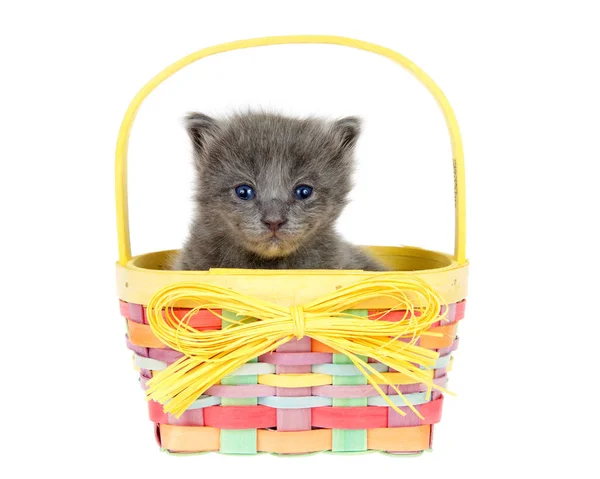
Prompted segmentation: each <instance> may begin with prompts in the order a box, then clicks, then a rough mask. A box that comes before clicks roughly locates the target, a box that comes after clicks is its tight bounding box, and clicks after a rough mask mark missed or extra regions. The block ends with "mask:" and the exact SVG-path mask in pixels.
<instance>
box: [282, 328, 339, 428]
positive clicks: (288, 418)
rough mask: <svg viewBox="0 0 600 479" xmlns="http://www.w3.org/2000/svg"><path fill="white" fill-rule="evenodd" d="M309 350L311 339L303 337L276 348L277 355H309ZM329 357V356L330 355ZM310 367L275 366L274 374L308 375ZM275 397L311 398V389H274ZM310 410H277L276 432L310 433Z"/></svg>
mask: <svg viewBox="0 0 600 479" xmlns="http://www.w3.org/2000/svg"><path fill="white" fill-rule="evenodd" d="M310 350H311V339H310V338H309V337H304V338H302V339H300V340H292V341H288V342H287V343H285V344H283V345H282V346H280V347H279V348H277V351H276V352H277V353H309V352H310ZM330 356H331V355H330ZM310 372H311V366H310V365H301V366H299V365H295V366H292V365H288V366H286V365H276V367H275V373H276V374H294V373H310ZM275 389H276V392H275V394H276V395H277V396H287V397H300V396H311V395H312V388H275ZM311 429H312V425H311V410H310V409H309V408H307V409H277V430H278V431H310V430H311Z"/></svg>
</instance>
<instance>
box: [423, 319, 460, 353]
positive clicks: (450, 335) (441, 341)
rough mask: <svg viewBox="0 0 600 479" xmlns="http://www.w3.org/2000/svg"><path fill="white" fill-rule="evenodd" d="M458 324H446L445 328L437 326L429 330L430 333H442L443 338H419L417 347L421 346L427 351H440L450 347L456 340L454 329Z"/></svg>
mask: <svg viewBox="0 0 600 479" xmlns="http://www.w3.org/2000/svg"><path fill="white" fill-rule="evenodd" d="M457 326H458V323H452V324H448V325H446V326H438V327H437V328H431V329H430V330H429V331H431V332H432V333H442V334H443V336H442V337H440V338H436V337H433V336H425V335H424V336H421V339H420V340H419V346H423V347H424V348H427V349H440V348H447V347H448V346H452V343H453V342H454V339H455V338H456V327H457Z"/></svg>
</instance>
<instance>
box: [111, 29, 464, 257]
mask: <svg viewBox="0 0 600 479" xmlns="http://www.w3.org/2000/svg"><path fill="white" fill-rule="evenodd" d="M301 43H305V44H308V43H312V44H330V45H340V46H345V47H351V48H356V49H359V50H365V51H368V52H371V53H376V54H378V55H381V56H384V57H386V58H389V59H390V60H393V61H394V62H396V63H398V64H400V65H401V66H403V67H404V68H405V69H406V70H408V71H409V72H410V73H412V74H413V76H415V77H416V78H417V80H419V81H420V82H421V84H422V85H423V86H425V87H426V88H427V90H429V92H430V93H431V94H432V95H433V97H434V98H435V100H436V101H437V103H438V105H439V107H440V109H441V110H442V113H443V114H444V118H445V120H446V126H447V128H448V132H449V134H450V142H451V146H452V161H453V163H454V204H455V210H456V213H455V240H454V257H455V260H456V261H457V262H458V263H464V262H465V261H466V252H465V249H466V202H465V173H464V158H463V147H462V139H461V136H460V131H459V128H458V123H457V121H456V117H455V116H454V112H453V111H452V107H451V106H450V103H449V102H448V100H447V99H446V97H445V95H444V94H443V93H442V91H441V90H440V88H439V87H438V86H437V85H436V84H435V83H434V81H433V80H432V79H431V78H429V76H428V75H427V74H426V73H425V72H424V71H423V70H421V69H420V68H419V67H418V66H417V65H415V64H414V63H413V62H411V61H410V60H409V59H408V58H405V57H404V56H402V55H400V54H399V53H396V52H395V51H393V50H390V49H389V48H385V47H382V46H379V45H375V44H373V43H367V42H363V41H360V40H354V39H352V38H346V37H338V36H329V35H291V36H277V37H265V38H253V39H249V40H240V41H236V42H231V43H223V44H221V45H216V46H213V47H209V48H205V49H203V50H199V51H197V52H195V53H192V54H190V55H188V56H186V57H184V58H182V59H181V60H179V61H177V62H175V63H173V64H172V65H170V66H168V67H167V68H165V69H164V70H163V71H161V72H160V73H159V74H158V75H156V76H155V77H154V78H152V79H151V80H150V81H149V82H148V83H146V85H144V87H143V88H142V89H141V90H140V91H139V92H138V93H137V95H136V96H135V97H134V98H133V100H132V101H131V103H130V104H129V107H128V108H127V112H126V113H125V117H124V118H123V122H122V123H121V129H120V130H119V137H118V140H117V151H116V161H115V180H116V206H117V233H118V242H119V263H120V264H121V265H125V264H126V263H127V262H128V261H129V260H130V259H131V245H130V238H129V208H128V203H127V149H128V144H129V134H130V132H131V126H132V124H133V121H134V120H135V116H136V113H137V111H138V109H139V107H140V105H141V104H142V102H143V101H144V99H145V98H146V97H147V96H148V95H149V94H150V93H151V92H152V91H153V90H154V89H155V88H156V87H157V86H158V85H160V84H161V83H162V82H163V81H165V80H166V79H167V78H169V77H170V76H171V75H173V74H174V73H176V72H178V71H179V70H181V69H182V68H183V67H185V66H187V65H189V64H190V63H193V62H195V61H197V60H200V59H202V58H205V57H208V56H211V55H216V54H217V53H223V52H229V51H232V50H240V49H243V48H253V47H262V46H269V45H283V44H301Z"/></svg>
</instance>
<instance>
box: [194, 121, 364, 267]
mask: <svg viewBox="0 0 600 479" xmlns="http://www.w3.org/2000/svg"><path fill="white" fill-rule="evenodd" d="M186 122H187V130H188V133H189V135H190V138H191V139H192V143H193V146H194V156H195V165H196V168H197V175H198V182H197V196H196V198H197V201H198V203H199V208H200V210H201V215H202V218H203V219H204V221H202V224H203V225H204V226H203V227H205V228H206V227H210V228H215V229H216V231H215V232H218V233H219V234H227V235H228V236H230V237H231V238H233V239H234V240H235V241H236V242H237V243H238V245H239V246H241V247H243V248H245V249H246V250H248V251H252V252H253V253H255V254H257V255H260V256H262V257H265V258H276V257H283V256H287V255H289V254H291V253H293V252H294V251H296V250H297V249H298V248H300V247H302V245H303V244H306V243H307V242H308V241H309V240H310V239H312V238H314V237H315V235H318V234H319V232H320V231H324V230H329V229H331V228H332V227H333V224H334V223H335V221H336V220H337V218H338V216H339V215H340V213H341V212H342V210H343V208H344V206H345V204H346V202H347V196H348V193H349V192H350V190H351V187H352V185H351V176H352V171H353V165H354V158H353V152H354V146H355V144H356V140H357V138H358V135H359V132H360V120H359V119H358V118H355V117H347V118H343V119H341V120H338V121H335V122H327V121H325V120H320V119H313V118H311V119H297V118H289V117H284V116H280V115H275V114H268V113H248V114H240V115H236V116H233V117H231V118H228V119H224V120H215V119H213V118H210V117H208V116H206V115H203V114H200V113H192V114H190V115H188V117H187V118H186ZM207 225H208V226H207Z"/></svg>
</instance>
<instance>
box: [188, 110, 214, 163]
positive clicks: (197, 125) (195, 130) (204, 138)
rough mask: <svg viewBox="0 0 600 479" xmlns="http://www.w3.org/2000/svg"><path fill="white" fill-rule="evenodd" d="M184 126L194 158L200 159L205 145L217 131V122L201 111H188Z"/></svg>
mask: <svg viewBox="0 0 600 479" xmlns="http://www.w3.org/2000/svg"><path fill="white" fill-rule="evenodd" d="M185 126H186V129H187V132H188V135H189V137H190V139H191V140H192V144H193V145H194V152H195V153H196V159H197V160H200V159H201V158H202V157H203V156H204V155H205V153H206V145H207V144H208V142H209V141H210V140H211V139H212V138H214V137H215V136H216V135H217V133H218V132H219V122H218V121H217V120H215V119H214V118H211V117H210V116H208V115H204V114H203V113H189V114H188V115H187V116H186V117H185Z"/></svg>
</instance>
